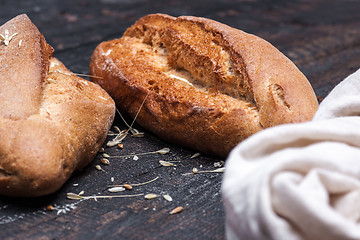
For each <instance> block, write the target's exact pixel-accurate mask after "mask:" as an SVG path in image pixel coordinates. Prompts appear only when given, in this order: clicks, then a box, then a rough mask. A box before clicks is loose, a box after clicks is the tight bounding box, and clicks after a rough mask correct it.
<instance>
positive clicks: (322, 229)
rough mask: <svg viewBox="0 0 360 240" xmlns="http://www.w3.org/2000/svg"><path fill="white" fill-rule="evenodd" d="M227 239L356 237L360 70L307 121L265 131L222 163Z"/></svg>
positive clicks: (359, 226) (359, 219) (359, 233)
mask: <svg viewBox="0 0 360 240" xmlns="http://www.w3.org/2000/svg"><path fill="white" fill-rule="evenodd" d="M222 196H223V200H224V205H225V209H226V235H227V238H228V239H246V240H252V239H261V240H266V239H277V240H281V239H286V240H295V239H296V240H300V239H306V240H310V239H311V240H330V239H331V240H332V239H334V240H335V239H336V240H340V239H341V240H344V239H360V70H358V71H357V72H355V73H354V74H352V75H350V76H349V77H347V78H346V79H345V80H344V81H342V82H341V83H340V84H339V85H337V86H336V87H335V88H334V89H333V90H332V91H331V93H330V94H329V95H328V96H327V97H326V98H325V99H324V100H323V102H322V103H321V104H320V106H319V109H318V111H317V112H316V114H315V116H314V119H313V120H312V121H311V122H306V123H300V124H289V125H281V126H277V127H273V128H269V129H266V130H263V131H261V132H259V133H257V134H255V135H254V136H252V137H250V138H249V139H247V140H245V141H243V142H242V143H241V144H239V145H238V146H237V147H236V148H235V149H233V151H232V152H231V154H230V155H229V157H228V159H227V161H226V171H225V174H224V179H223V184H222Z"/></svg>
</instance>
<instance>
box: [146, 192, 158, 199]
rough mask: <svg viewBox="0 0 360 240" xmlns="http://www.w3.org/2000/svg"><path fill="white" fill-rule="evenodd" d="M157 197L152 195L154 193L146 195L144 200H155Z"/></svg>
mask: <svg viewBox="0 0 360 240" xmlns="http://www.w3.org/2000/svg"><path fill="white" fill-rule="evenodd" d="M158 196H159V195H157V194H154V193H148V194H146V195H145V199H154V198H157V197H158Z"/></svg>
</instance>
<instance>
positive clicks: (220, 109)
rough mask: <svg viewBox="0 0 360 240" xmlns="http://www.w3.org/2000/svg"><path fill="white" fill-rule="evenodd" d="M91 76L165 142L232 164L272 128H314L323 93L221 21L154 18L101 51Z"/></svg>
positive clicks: (270, 49)
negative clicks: (237, 152)
mask: <svg viewBox="0 0 360 240" xmlns="http://www.w3.org/2000/svg"><path fill="white" fill-rule="evenodd" d="M90 74H91V75H94V76H97V77H98V78H93V79H92V80H93V81H96V82H97V83H99V84H100V85H101V86H102V87H103V88H104V89H105V90H106V91H107V92H108V93H109V94H110V95H111V96H112V97H113V98H114V100H115V102H116V104H117V106H118V108H119V109H120V110H121V111H125V112H127V113H128V114H129V115H130V116H132V117H135V115H136V113H137V111H138V110H139V108H140V106H141V104H142V102H143V100H144V99H145V98H146V100H145V103H144V105H143V107H142V110H141V111H140V114H139V115H138V117H137V119H136V120H137V122H138V123H139V124H140V125H142V126H143V127H144V128H146V129H148V130H150V131H152V132H153V133H155V134H156V135H157V136H159V137H160V138H162V139H164V140H166V141H170V142H173V143H175V144H180V145H182V146H186V147H190V148H193V149H196V150H198V151H201V152H205V153H210V154H216V155H219V156H223V157H225V156H227V155H228V153H229V152H230V151H231V149H232V148H233V147H235V146H236V145H237V144H238V143H239V142H241V141H242V140H244V139H246V138H247V137H249V136H251V135H252V134H254V133H256V132H258V131H260V130H262V129H264V128H268V127H272V126H276V125H279V124H285V123H295V122H303V121H308V120H311V119H312V117H313V115H314V113H315V111H316V110H317V107H318V102H317V99H316V96H315V93H314V91H313V89H312V87H311V85H310V83H309V82H308V80H307V79H306V77H305V76H304V75H303V74H302V73H301V72H300V71H299V69H298V68H297V67H296V66H295V65H294V63H292V62H291V61H290V60H289V59H288V58H287V57H285V56H284V55H283V54H282V53H281V52H280V51H279V50H277V49H276V48H275V47H274V46H272V45H271V44H270V43H269V42H267V41H265V40H263V39H261V38H259V37H257V36H254V35H251V34H247V33H245V32H243V31H240V30H237V29H234V28H231V27H229V26H227V25H224V24H221V23H218V22H216V21H213V20H209V19H205V18H199V17H190V16H182V17H177V18H175V17H171V16H169V15H164V14H153V15H147V16H145V17H143V18H141V19H139V20H138V21H137V22H136V23H135V24H134V25H133V26H131V27H130V28H128V29H127V30H126V32H125V33H124V35H123V36H122V37H121V38H120V39H115V40H111V41H107V42H102V43H101V44H100V45H99V46H97V48H96V49H95V51H94V53H93V55H92V59H91V63H90Z"/></svg>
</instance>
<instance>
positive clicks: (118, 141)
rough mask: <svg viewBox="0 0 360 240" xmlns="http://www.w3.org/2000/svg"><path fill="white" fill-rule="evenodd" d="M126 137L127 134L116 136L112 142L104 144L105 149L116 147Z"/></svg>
mask: <svg viewBox="0 0 360 240" xmlns="http://www.w3.org/2000/svg"><path fill="white" fill-rule="evenodd" d="M126 136H127V132H125V133H122V132H121V133H119V134H118V135H116V136H115V138H114V139H113V140H110V141H108V142H107V143H106V146H107V147H114V146H116V145H118V144H119V143H121V142H122V140H124V139H125V137H126Z"/></svg>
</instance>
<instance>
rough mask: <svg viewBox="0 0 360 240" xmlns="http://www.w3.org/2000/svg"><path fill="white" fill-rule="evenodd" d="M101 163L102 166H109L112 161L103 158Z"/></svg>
mask: <svg viewBox="0 0 360 240" xmlns="http://www.w3.org/2000/svg"><path fill="white" fill-rule="evenodd" d="M100 162H101V163H102V164H104V165H109V164H110V161H109V160H108V159H106V158H101V159H100Z"/></svg>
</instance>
